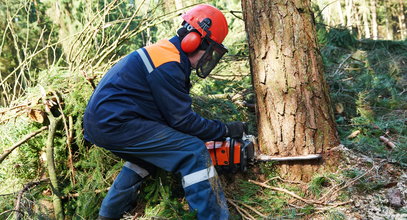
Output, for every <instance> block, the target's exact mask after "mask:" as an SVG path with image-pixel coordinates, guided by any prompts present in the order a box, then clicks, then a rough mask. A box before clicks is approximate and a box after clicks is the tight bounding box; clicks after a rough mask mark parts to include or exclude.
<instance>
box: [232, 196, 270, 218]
mask: <svg viewBox="0 0 407 220" xmlns="http://www.w3.org/2000/svg"><path fill="white" fill-rule="evenodd" d="M229 200H232V201H233V202H237V203H239V204H241V205H243V206H244V207H246V208H248V209H250V210H252V211H253V212H254V213H256V214H257V215H259V216H261V217H262V218H267V215H264V214H263V213H261V212H259V211H257V210H256V209H255V208H253V207H251V206H249V205H247V204H245V203H243V202H241V201H237V200H233V199H229Z"/></svg>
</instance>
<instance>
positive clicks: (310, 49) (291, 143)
mask: <svg viewBox="0 0 407 220" xmlns="http://www.w3.org/2000/svg"><path fill="white" fill-rule="evenodd" d="M310 4H311V2H310V1H297V0H286V1H279V0H269V1H267V0H262V1H258V0H257V1H256V0H243V1H242V8H243V14H244V20H245V26H246V32H247V33H248V41H249V49H250V68H251V73H252V78H253V79H252V80H253V86H254V89H255V91H256V101H257V112H256V113H257V122H258V132H259V134H258V140H259V146H260V149H261V151H262V153H263V154H267V155H272V156H281V157H284V156H300V155H308V154H324V153H326V152H328V151H329V150H330V149H331V148H332V147H335V146H337V145H338V144H339V140H338V136H337V132H336V125H335V122H334V118H333V114H332V112H333V111H332V108H331V106H330V98H329V94H328V87H327V84H326V82H325V79H324V76H323V66H322V58H321V55H320V51H319V49H318V44H317V39H316V30H315V22H314V18H313V14H312V12H311V10H310ZM324 159H325V160H326V161H327V162H328V161H330V160H331V159H330V158H324ZM320 165H323V164H313V163H305V162H301V163H295V162H290V163H287V164H282V165H281V166H280V171H281V172H280V174H281V175H282V176H285V177H286V178H290V179H295V180H304V181H307V180H309V179H310V178H311V177H312V175H313V174H314V172H315V171H317V170H318V169H319V168H321V167H323V166H320Z"/></svg>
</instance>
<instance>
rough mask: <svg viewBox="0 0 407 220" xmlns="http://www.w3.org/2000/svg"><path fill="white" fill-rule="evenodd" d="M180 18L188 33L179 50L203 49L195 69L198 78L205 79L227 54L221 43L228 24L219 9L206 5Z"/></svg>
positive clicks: (194, 8) (195, 8)
mask: <svg viewBox="0 0 407 220" xmlns="http://www.w3.org/2000/svg"><path fill="white" fill-rule="evenodd" d="M181 17H182V18H183V19H184V28H185V29H186V30H187V31H188V34H187V35H186V36H185V37H183V39H182V41H181V48H182V50H183V51H184V52H186V53H191V52H194V51H195V50H196V49H198V48H200V49H205V51H206V52H205V54H204V55H203V56H202V58H201V59H200V60H199V62H198V65H197V67H196V70H197V74H198V76H200V77H202V78H205V77H206V76H208V75H209V73H210V72H211V71H212V69H213V68H215V66H216V64H217V63H218V62H219V60H220V59H221V58H222V56H223V55H224V54H225V53H226V52H227V49H226V47H224V46H223V45H222V42H223V40H224V39H225V37H226V35H227V34H228V23H227V21H226V18H225V16H224V15H223V13H222V12H221V11H220V10H219V9H217V8H215V7H213V6H212V5H208V4H202V5H197V6H195V7H193V8H192V9H191V10H189V11H188V12H186V13H184V14H183V15H181Z"/></svg>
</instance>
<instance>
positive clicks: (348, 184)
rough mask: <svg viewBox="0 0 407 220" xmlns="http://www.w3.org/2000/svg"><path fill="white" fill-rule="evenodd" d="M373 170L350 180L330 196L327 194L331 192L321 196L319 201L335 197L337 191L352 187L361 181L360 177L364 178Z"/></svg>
mask: <svg viewBox="0 0 407 220" xmlns="http://www.w3.org/2000/svg"><path fill="white" fill-rule="evenodd" d="M374 168H376V167H375V166H373V167H372V168H371V169H370V170H368V171H366V172H365V173H364V174H362V175H360V176H358V177H356V178H354V179H352V180H351V181H350V182H348V183H346V184H345V185H344V186H343V187H341V188H339V189H337V190H335V191H334V192H333V193H331V194H329V193H330V192H331V191H332V190H329V191H328V192H327V193H326V194H325V195H323V196H322V197H321V198H320V199H319V201H322V200H324V199H325V197H328V196H331V197H332V196H333V195H335V194H336V193H338V192H339V191H341V190H343V189H345V188H347V187H349V186H351V185H353V184H354V183H355V182H356V181H358V180H359V179H361V178H362V177H364V176H366V174H368V173H370V172H371V171H372V170H373V169H374ZM340 185H341V184H339V185H337V186H340Z"/></svg>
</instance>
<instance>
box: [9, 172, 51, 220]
mask: <svg viewBox="0 0 407 220" xmlns="http://www.w3.org/2000/svg"><path fill="white" fill-rule="evenodd" d="M47 181H49V179H48V178H47V179H42V180H39V181H34V182H29V183H27V184H25V185H24V187H23V189H22V190H20V191H19V192H18V196H17V198H16V202H15V205H14V210H15V211H16V212H17V218H16V219H21V218H22V217H23V215H24V213H23V212H21V211H20V206H21V198H22V197H23V194H24V193H25V192H26V191H27V190H29V189H30V188H32V187H34V186H37V185H38V184H40V183H43V182H47Z"/></svg>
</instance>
